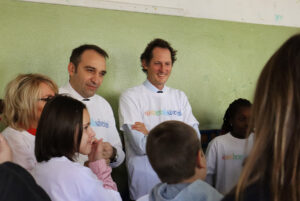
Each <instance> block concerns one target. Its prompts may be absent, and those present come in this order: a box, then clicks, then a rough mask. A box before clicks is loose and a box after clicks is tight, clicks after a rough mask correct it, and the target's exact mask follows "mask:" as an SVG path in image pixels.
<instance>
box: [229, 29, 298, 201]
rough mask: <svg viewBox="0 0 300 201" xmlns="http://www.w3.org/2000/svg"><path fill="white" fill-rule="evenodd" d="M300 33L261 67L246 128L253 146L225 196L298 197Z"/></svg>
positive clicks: (244, 200) (244, 199)
mask: <svg viewBox="0 0 300 201" xmlns="http://www.w3.org/2000/svg"><path fill="white" fill-rule="evenodd" d="M299 83H300V34H297V35H295V36H292V37H291V38H290V39H288V40H287V41H286V42H285V43H284V44H283V45H282V46H281V47H280V48H279V49H278V50H277V51H276V52H275V53H274V54H273V55H272V57H271V58H270V59H269V61H268V62H267V63H266V65H265V67H264V69H263V70H262V72H261V74H260V76H259V79H258V82H257V86H256V91H255V96H254V104H253V109H252V111H253V112H252V113H253V115H252V116H253V117H252V118H251V121H250V127H251V128H252V127H253V128H255V141H254V144H253V149H252V151H251V153H250V154H249V156H248V157H247V161H246V163H245V166H244V168H243V171H242V173H241V176H240V179H239V181H238V184H237V187H236V188H235V190H234V191H233V192H232V193H231V194H229V195H228V196H227V197H226V198H225V199H224V201H233V200H235V201H251V200H257V201H260V200H263V201H282V200H288V201H299V200H300V171H299V170H300V124H299V119H300V88H299Z"/></svg>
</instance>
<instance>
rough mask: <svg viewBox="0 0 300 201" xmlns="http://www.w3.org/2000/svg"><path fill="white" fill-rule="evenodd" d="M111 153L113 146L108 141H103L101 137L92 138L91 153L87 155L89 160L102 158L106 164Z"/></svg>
mask: <svg viewBox="0 0 300 201" xmlns="http://www.w3.org/2000/svg"><path fill="white" fill-rule="evenodd" d="M112 155H113V147H112V146H111V144H110V143H109V142H103V139H100V140H97V139H96V140H94V142H93V144H92V150H91V153H90V154H89V155H88V157H89V162H94V161H97V160H100V159H104V160H105V161H106V163H107V164H109V163H110V158H111V157H112Z"/></svg>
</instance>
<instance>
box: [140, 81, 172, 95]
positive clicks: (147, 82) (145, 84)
mask: <svg viewBox="0 0 300 201" xmlns="http://www.w3.org/2000/svg"><path fill="white" fill-rule="evenodd" d="M143 85H144V86H145V87H146V88H147V89H149V90H150V91H152V92H154V93H157V91H163V93H165V92H166V89H167V88H166V86H164V88H163V89H162V90H159V89H158V88H156V87H155V86H154V85H153V84H151V82H150V81H149V80H148V79H147V80H145V82H144V83H143Z"/></svg>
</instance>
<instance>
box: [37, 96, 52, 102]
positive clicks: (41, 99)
mask: <svg viewBox="0 0 300 201" xmlns="http://www.w3.org/2000/svg"><path fill="white" fill-rule="evenodd" d="M52 98H53V96H48V97H46V98H40V99H39V100H40V101H45V102H48V101H50V100H51V99H52Z"/></svg>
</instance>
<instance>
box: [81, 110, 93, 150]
mask: <svg viewBox="0 0 300 201" xmlns="http://www.w3.org/2000/svg"><path fill="white" fill-rule="evenodd" d="M94 139H95V132H94V131H93V129H92V128H91V127H90V115H89V113H88V111H87V110H86V109H84V110H83V117H82V137H81V141H80V147H79V153H81V154H83V155H88V154H89V153H90V152H91V150H92V144H93V142H94Z"/></svg>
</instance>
